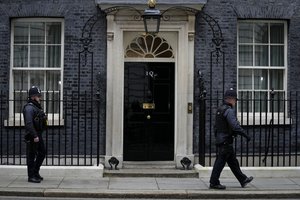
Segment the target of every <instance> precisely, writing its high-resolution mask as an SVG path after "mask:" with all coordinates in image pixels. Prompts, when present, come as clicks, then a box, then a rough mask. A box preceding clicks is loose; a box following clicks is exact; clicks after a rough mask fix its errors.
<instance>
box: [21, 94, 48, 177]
mask: <svg viewBox="0 0 300 200" xmlns="http://www.w3.org/2000/svg"><path fill="white" fill-rule="evenodd" d="M23 116H24V122H25V128H26V135H25V141H26V143H27V172H28V181H30V182H40V181H41V180H43V178H42V177H41V176H40V175H39V171H40V167H41V165H42V163H43V161H44V159H45V155H46V150H45V145H44V141H43V137H42V132H43V131H44V130H45V128H46V126H47V118H46V115H45V113H44V111H43V110H42V107H41V105H40V104H39V103H38V102H37V101H35V100H32V99H30V98H29V100H28V102H27V104H26V105H25V106H24V108H23ZM36 137H39V142H34V138H36Z"/></svg>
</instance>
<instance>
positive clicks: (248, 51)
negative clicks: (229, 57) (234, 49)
mask: <svg viewBox="0 0 300 200" xmlns="http://www.w3.org/2000/svg"><path fill="white" fill-rule="evenodd" d="M239 65H240V66H252V65H253V47H252V46H250V45H240V46H239Z"/></svg>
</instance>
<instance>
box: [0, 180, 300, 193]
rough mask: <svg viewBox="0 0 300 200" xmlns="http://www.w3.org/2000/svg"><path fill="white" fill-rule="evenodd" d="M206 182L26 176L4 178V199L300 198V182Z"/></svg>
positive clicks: (1, 190) (0, 184) (1, 189)
mask: <svg viewBox="0 0 300 200" xmlns="http://www.w3.org/2000/svg"><path fill="white" fill-rule="evenodd" d="M208 182H209V179H208V178H207V177H206V178H200V179H199V178H156V177H149V178H143V177H136V178H117V177H103V178H99V177H98V178H93V177H86V178H84V177H55V175H54V176H44V181H42V183H39V184H36V183H28V182H27V177H26V176H22V175H18V176H16V175H1V177H0V196H46V197H85V198H88V197H90V198H177V199H179V198H182V199H184V198H201V199H202V198H210V199H213V198H223V199H224V198H225V199H226V198H227V199H230V198H239V199H242V198H248V199H250V198H252V199H253V198H300V178H265V177H264V178H260V177H255V178H254V180H253V182H251V183H250V184H249V185H247V187H245V188H241V187H240V185H239V183H238V182H237V181H236V179H235V178H233V177H232V178H227V177H225V178H221V182H222V184H224V185H226V186H227V189H226V190H223V191H218V190H210V189H208Z"/></svg>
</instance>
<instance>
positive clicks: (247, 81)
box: [239, 69, 252, 90]
mask: <svg viewBox="0 0 300 200" xmlns="http://www.w3.org/2000/svg"><path fill="white" fill-rule="evenodd" d="M239 89H240V90H246V89H252V70H251V69H240V70H239Z"/></svg>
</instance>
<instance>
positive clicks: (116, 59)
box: [105, 14, 195, 167]
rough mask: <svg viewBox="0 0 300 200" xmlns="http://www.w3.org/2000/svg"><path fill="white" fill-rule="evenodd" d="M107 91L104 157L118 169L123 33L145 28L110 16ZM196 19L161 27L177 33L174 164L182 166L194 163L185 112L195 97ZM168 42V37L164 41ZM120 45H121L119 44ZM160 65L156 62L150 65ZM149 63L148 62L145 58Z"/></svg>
mask: <svg viewBox="0 0 300 200" xmlns="http://www.w3.org/2000/svg"><path fill="white" fill-rule="evenodd" d="M106 18H107V92H106V102H107V103H106V155H105V166H106V167H110V165H109V163H108V160H109V159H110V158H111V157H116V158H117V159H118V160H119V162H120V163H119V167H122V166H123V120H124V119H123V116H124V113H123V112H124V109H123V108H124V62H125V59H124V49H125V48H124V33H125V32H126V31H136V32H140V33H142V32H143V30H144V27H143V25H142V23H141V22H140V21H138V22H136V21H130V22H128V21H119V20H118V19H120V17H118V19H117V18H116V16H115V15H113V14H108V15H107V17H106ZM194 27H195V16H194V15H188V16H187V20H185V21H184V20H182V21H168V22H166V23H162V24H161V28H160V31H161V32H175V33H176V34H177V49H173V50H174V52H176V55H175V56H176V57H175V105H174V106H175V110H174V118H175V122H174V124H175V126H174V132H175V133H174V134H175V135H174V142H175V144H174V148H175V149H174V154H175V155H174V161H175V165H176V167H181V163H180V160H181V159H182V158H183V157H187V158H189V159H190V160H191V161H192V163H194V154H193V113H192V114H191V113H188V112H187V107H188V103H193V96H194V33H195V30H194ZM165 39H166V40H168V38H165ZM120 44H121V45H120ZM154 61H155V62H160V61H159V60H157V59H155V60H153V62H154ZM147 62H149V59H147Z"/></svg>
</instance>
